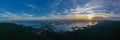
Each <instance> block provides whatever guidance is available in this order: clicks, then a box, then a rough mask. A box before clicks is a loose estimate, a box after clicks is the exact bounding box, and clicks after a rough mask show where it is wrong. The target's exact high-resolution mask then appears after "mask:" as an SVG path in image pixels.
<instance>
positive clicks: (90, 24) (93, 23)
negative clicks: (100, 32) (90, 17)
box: [88, 21, 98, 26]
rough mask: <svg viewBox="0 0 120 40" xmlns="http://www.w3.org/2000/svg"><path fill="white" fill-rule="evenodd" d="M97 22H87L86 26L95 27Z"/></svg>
mask: <svg viewBox="0 0 120 40" xmlns="http://www.w3.org/2000/svg"><path fill="white" fill-rule="evenodd" d="M97 23H98V22H97V21H94V22H93V21H88V26H92V25H96V24H97Z"/></svg>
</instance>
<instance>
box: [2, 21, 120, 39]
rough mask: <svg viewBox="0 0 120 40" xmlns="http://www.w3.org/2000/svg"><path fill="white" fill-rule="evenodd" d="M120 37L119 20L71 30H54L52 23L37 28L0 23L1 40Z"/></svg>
mask: <svg viewBox="0 0 120 40" xmlns="http://www.w3.org/2000/svg"><path fill="white" fill-rule="evenodd" d="M72 29H74V28H72ZM119 38H120V22H118V21H105V22H102V23H99V24H97V25H94V26H91V27H86V28H84V29H83V30H81V28H78V30H74V31H70V32H54V31H53V30H52V26H50V25H44V26H42V27H40V28H38V29H35V28H32V27H27V26H23V25H17V24H12V23H1V24H0V40H120V39H119Z"/></svg>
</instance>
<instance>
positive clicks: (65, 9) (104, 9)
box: [0, 0, 120, 19]
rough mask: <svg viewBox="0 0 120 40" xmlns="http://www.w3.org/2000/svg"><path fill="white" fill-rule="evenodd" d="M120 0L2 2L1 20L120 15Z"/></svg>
mask: <svg viewBox="0 0 120 40" xmlns="http://www.w3.org/2000/svg"><path fill="white" fill-rule="evenodd" d="M119 2H120V0H0V18H4V19H11V18H50V17H51V18H64V17H66V16H67V15H71V14H80V15H81V14H92V13H96V14H102V13H104V14H106V15H108V14H109V15H110V14H111V15H114V16H119V15H120V11H119V10H120V4H119Z"/></svg>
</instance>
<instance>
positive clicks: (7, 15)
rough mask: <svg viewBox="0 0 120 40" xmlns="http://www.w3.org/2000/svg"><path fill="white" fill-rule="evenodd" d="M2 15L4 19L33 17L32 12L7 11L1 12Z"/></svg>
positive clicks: (0, 15)
mask: <svg viewBox="0 0 120 40" xmlns="http://www.w3.org/2000/svg"><path fill="white" fill-rule="evenodd" d="M0 17H1V18H3V19H22V18H32V17H33V15H32V14H28V13H23V14H22V13H12V12H8V11H5V13H2V14H0Z"/></svg>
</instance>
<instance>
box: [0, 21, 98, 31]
mask: <svg viewBox="0 0 120 40" xmlns="http://www.w3.org/2000/svg"><path fill="white" fill-rule="evenodd" d="M0 23H15V24H19V25H25V26H32V27H33V28H39V27H40V26H41V25H42V24H49V25H53V27H55V28H54V31H73V30H72V28H73V27H88V26H92V25H96V24H98V23H99V22H98V21H95V20H94V21H93V20H0Z"/></svg>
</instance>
